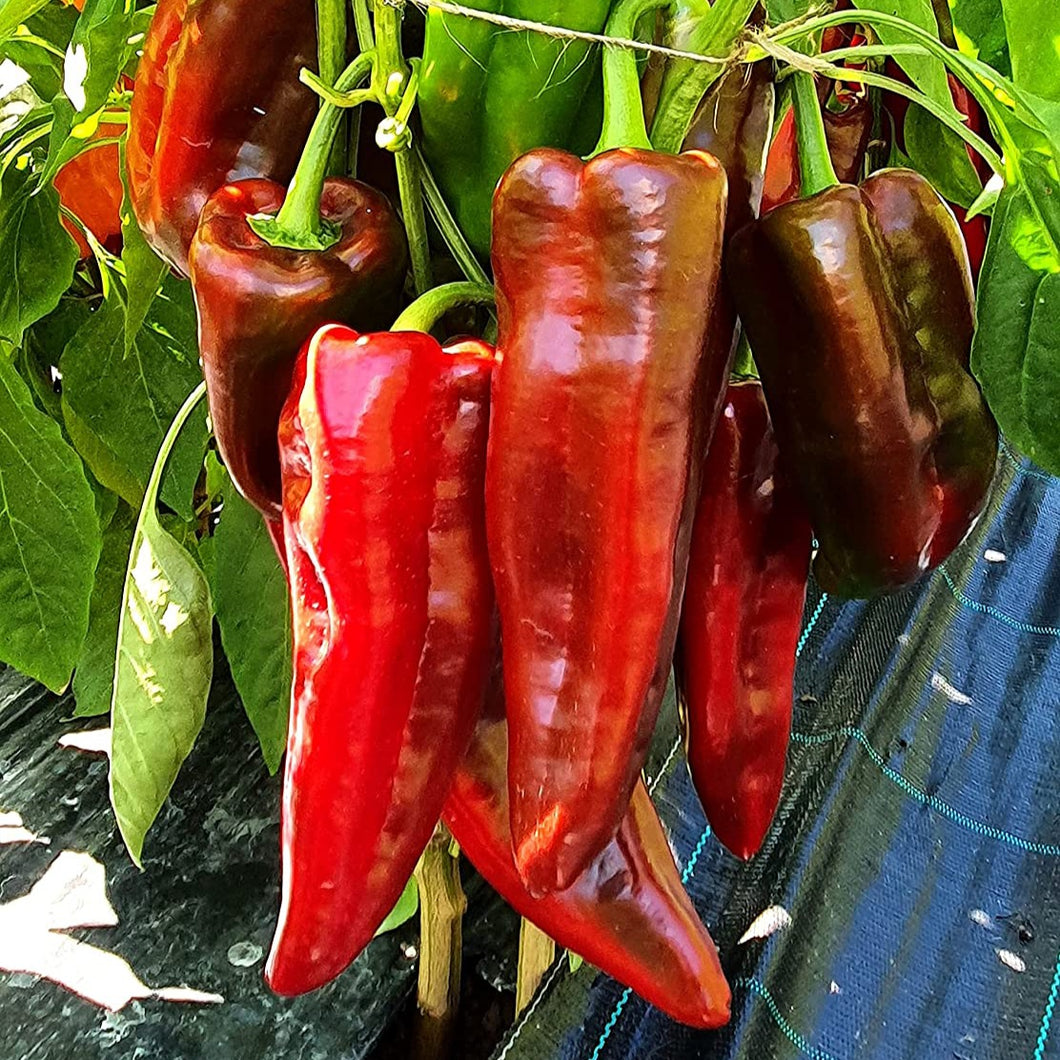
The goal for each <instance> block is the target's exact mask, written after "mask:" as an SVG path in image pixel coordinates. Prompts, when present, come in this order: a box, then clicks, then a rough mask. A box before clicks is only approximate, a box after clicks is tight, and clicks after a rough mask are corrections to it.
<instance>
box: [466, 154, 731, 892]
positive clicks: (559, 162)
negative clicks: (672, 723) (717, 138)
mask: <svg viewBox="0 0 1060 1060" xmlns="http://www.w3.org/2000/svg"><path fill="white" fill-rule="evenodd" d="M725 197H726V191H725V175H724V171H723V170H722V169H721V167H720V166H719V165H718V163H717V162H716V161H715V160H714V159H713V158H712V157H711V156H710V155H706V154H701V153H698V152H689V153H687V154H683V155H678V156H670V155H659V154H655V153H653V152H649V151H641V150H626V149H623V150H614V151H607V152H605V153H603V154H601V155H598V156H597V157H595V158H593V159H592V160H591V161H590V162H588V163H585V162H582V161H581V160H580V159H579V158H576V157H575V156H573V155H569V154H567V153H566V152H562V151H555V150H546V149H543V150H540V151H533V152H531V153H529V154H527V155H524V156H523V157H522V158H521V159H519V160H518V161H517V162H516V163H515V164H514V165H513V166H512V167H511V168H510V169H509V170H508V172H507V173H506V174H505V176H504V178H503V180H502V181H501V183H500V185H499V186H498V189H497V193H496V197H495V199H494V209H493V269H494V276H495V278H496V284H497V311H498V329H499V330H498V335H499V340H498V355H499V357H500V359H501V363H500V365H499V368H498V370H497V372H496V374H495V376H494V386H493V399H492V400H493V411H492V421H491V426H490V441H489V459H488V461H487V479H486V513H487V526H488V532H489V547H490V562H491V565H492V567H493V576H494V584H495V585H496V588H497V599H498V604H499V608H500V616H501V629H502V632H503V638H502V639H503V645H504V646H503V652H504V684H505V698H506V701H507V704H508V724H509V727H510V733H511V756H510V761H509V798H510V803H511V818H512V820H511V825H512V838H513V841H514V844H515V856H516V863H517V865H518V866H519V871H520V872H521V874H522V876H523V879H524V880H525V881H526V883H527V885H528V886H529V887H530V889H531V890H532V891H534V892H535V893H543V892H546V891H552V890H561V889H562V888H564V887H566V886H568V885H569V884H570V883H571V882H572V881H573V880H574V879H575V877H576V876H577V875H578V874H579V873H580V872H581V871H582V870H583V869H584V868H585V867H586V865H588V864H589V862H590V861H591V860H592V858H593V857H595V856H596V854H597V853H599V851H600V850H601V849H602V848H603V847H604V846H605V845H606V844H607V843H608V841H609V840H610V839H611V838H612V836H614V834H615V830H616V829H617V827H618V825H619V823H620V822H621V820H622V815H623V814H624V813H625V810H626V806H627V805H628V802H629V798H630V795H631V793H632V791H633V787H634V785H635V783H636V779H637V775H638V773H639V771H640V768H641V765H642V763H643V761H644V756H645V754H646V751H647V746H648V742H649V739H650V736H651V732H652V729H653V727H654V724H655V719H656V717H657V714H658V709H659V704H660V701H661V698H662V694H663V691H664V689H665V686H666V681H667V677H668V674H669V670H670V663H671V659H672V655H673V646H674V638H675V636H676V632H677V618H678V608H679V605H680V599H681V592H682V589H683V587H684V578H685V568H686V565H687V558H688V539H689V532H690V526H689V521H690V519H691V515H692V510H693V508H694V504H695V498H696V493H697V490H698V483H697V479H696V475H697V473H698V468H699V463H700V456H701V453H702V450H703V447H704V446H705V444H706V434H707V430H706V427H707V425H709V424H710V423H711V422H712V421H713V420H714V418H715V416H714V408H715V406H716V404H718V403H720V400H721V397H722V393H721V391H720V389H719V392H718V393H716V394H712V393H708V392H706V390H705V387H704V383H705V382H706V381H708V380H711V379H714V378H715V377H716V376H717V374H718V373H717V369H716V366H712V365H708V364H707V363H706V358H705V356H704V347H705V338H706V331H707V324H708V321H709V319H710V313H711V309H712V307H713V305H714V302H715V294H716V288H717V284H718V273H719V265H720V258H721V243H722V233H723V229H724V218H725ZM728 353H729V351H728V349H727V348H725V349H724V350H722V349H715V350H714V355H715V356H716V357H719V358H721V359H722V360H723V361H724V360H725V359H726V358H727V357H728Z"/></svg>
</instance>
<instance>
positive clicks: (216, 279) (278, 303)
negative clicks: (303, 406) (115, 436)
mask: <svg viewBox="0 0 1060 1060" xmlns="http://www.w3.org/2000/svg"><path fill="white" fill-rule="evenodd" d="M284 195H285V189H284V188H283V187H282V186H281V185H279V184H275V183H273V182H272V181H269V180H243V181H239V182H237V183H235V184H228V185H225V186H224V187H222V188H221V189H219V190H218V191H217V192H215V193H214V195H212V196H211V197H210V200H209V202H208V203H207V204H206V206H205V207H204V208H203V211H202V216H201V218H200V223H199V228H198V230H197V232H196V233H195V239H194V241H193V242H192V246H191V254H190V258H189V271H190V273H191V282H192V289H193V291H194V293H195V308H196V310H197V312H198V316H199V356H200V357H201V358H202V366H203V374H204V375H205V376H206V387H207V394H208V396H209V401H210V419H211V421H212V423H213V431H214V435H215V437H216V438H217V445H218V448H219V449H220V452H221V456H222V457H223V459H224V462H225V464H226V465H227V467H228V470H229V472H230V474H231V475H232V479H233V481H234V482H235V484H236V486H237V487H238V488H239V491H240V492H241V493H242V494H243V495H244V496H245V497H246V498H247V499H248V500H249V501H250V502H251V503H252V504H254V505H255V506H256V507H257V508H259V509H260V510H261V511H262V512H263V513H264V514H265V515H268V516H273V517H274V516H277V515H278V514H279V511H280V460H279V455H278V453H277V449H276V425H277V423H278V422H279V419H280V410H281V409H282V408H283V404H284V401H285V400H286V398H287V394H288V391H289V390H290V386H291V370H292V368H293V366H294V361H295V358H296V357H297V356H298V350H299V347H300V346H301V345H302V344H303V343H304V342H305V340H306V338H307V336H309V335H311V334H312V333H313V331H314V330H315V329H316V328H318V327H319V326H320V325H322V324H325V323H328V322H329V321H334V320H339V321H343V322H345V323H350V324H355V325H356V326H358V327H360V328H364V329H366V330H367V329H369V328H382V327H386V326H388V325H389V324H390V323H391V321H392V320H393V319H394V316H395V315H396V312H397V303H398V299H399V298H400V296H401V286H402V283H403V280H404V276H405V265H406V262H407V259H408V254H407V250H406V245H405V230H404V228H403V227H402V224H401V221H400V219H399V218H398V216H397V214H396V213H395V212H394V209H393V207H391V205H390V203H389V202H388V201H387V199H386V197H385V196H384V195H382V194H381V193H380V192H378V191H375V189H373V188H370V187H368V185H367V184H361V183H360V182H359V181H355V180H347V179H345V178H342V177H331V178H329V179H328V180H326V181H325V182H324V192H323V195H322V196H321V200H320V209H321V214H322V216H323V218H324V220H325V221H329V222H331V223H332V224H334V225H336V226H337V227H338V228H339V229H340V231H341V233H342V235H341V238H340V240H339V242H338V243H336V244H335V246H333V247H331V248H330V249H328V250H323V251H318V250H292V249H289V248H287V247H273V246H269V244H268V243H266V242H265V240H263V239H262V238H261V237H260V236H258V235H257V234H256V233H255V232H254V231H253V230H252V229H251V227H250V226H249V225H248V224H247V218H248V217H249V216H252V215H254V214H261V213H275V212H276V211H277V210H278V209H279V208H280V206H281V205H282V203H283V201H284Z"/></svg>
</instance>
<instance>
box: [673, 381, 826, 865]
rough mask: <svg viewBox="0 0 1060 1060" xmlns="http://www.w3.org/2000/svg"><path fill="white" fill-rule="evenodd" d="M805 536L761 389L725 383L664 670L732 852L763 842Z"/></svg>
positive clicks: (705, 795)
mask: <svg viewBox="0 0 1060 1060" xmlns="http://www.w3.org/2000/svg"><path fill="white" fill-rule="evenodd" d="M810 539H811V535H810V524H809V522H808V521H807V519H806V514H805V512H804V511H803V508H802V502H801V500H800V499H799V496H798V491H797V489H796V488H795V485H794V483H793V482H791V481H789V479H788V477H787V475H786V474H785V469H784V468H783V467H782V466H781V465H779V463H778V460H777V446H776V442H775V441H774V439H773V432H772V430H771V428H770V425H769V413H768V412H767V411H766V405H765V399H764V398H763V396H762V388H761V386H759V385H758V384H757V383H751V382H748V383H739V384H736V385H733V386H730V387H729V391H728V397H727V400H726V403H725V409H724V411H723V412H722V415H721V419H720V420H719V422H718V428H717V430H716V431H715V433H714V439H713V441H712V442H711V444H710V452H709V453H708V454H707V459H706V462H705V464H704V467H703V488H702V491H701V492H700V497H699V506H698V507H697V509H696V519H695V523H694V524H693V529H692V549H691V553H690V555H689V560H688V581H687V583H686V585H685V598H684V603H683V605H682V610H681V633H680V638H679V640H678V644H679V648H678V652H677V658H676V661H675V671H676V675H677V685H678V693H679V699H680V703H681V708H682V720H683V722H684V731H685V751H686V754H687V757H688V768H689V771H690V772H691V774H692V783H693V784H694V785H695V788H696V791H697V792H698V794H699V800H700V802H701V803H702V804H703V810H704V812H705V813H706V815H707V820H708V821H709V822H710V826H711V828H712V829H713V830H714V833H715V835H717V837H718V839H720V840H721V842H722V843H724V844H725V846H727V847H728V848H729V850H731V851H732V852H733V853H734V854H736V855H737V857H741V858H749V857H751V855H752V854H754V853H755V852H756V851H757V850H758V848H759V847H760V846H761V845H762V840H763V838H764V837H765V834H766V832H767V830H768V829H769V824H770V822H771V821H772V819H773V813H774V811H775V810H776V807H777V801H778V799H779V798H780V789H781V785H782V783H783V780H784V766H785V759H786V755H787V749H788V736H789V733H790V730H791V707H792V680H793V677H794V674H795V646H796V644H797V642H798V638H799V629H800V626H801V624H802V609H803V604H804V602H805V599H806V578H807V575H808V574H809V564H810Z"/></svg>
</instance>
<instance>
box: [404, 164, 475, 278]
mask: <svg viewBox="0 0 1060 1060" xmlns="http://www.w3.org/2000/svg"><path fill="white" fill-rule="evenodd" d="M415 151H416V161H417V163H418V164H419V167H420V181H421V183H422V187H423V195H424V198H425V199H426V200H427V206H428V208H429V209H430V211H431V216H432V217H433V218H434V223H435V224H436V225H437V226H438V231H439V232H441V233H442V238H443V239H444V240H445V243H446V246H447V247H449V250H450V252H451V253H452V255H453V257H454V258H455V259H456V263H457V265H459V266H460V271H461V272H463V274H464V275H465V276H466V277H467V278H468V279H469V280H471V281H472V282H473V283H489V282H490V278H489V275H488V274H487V273H486V270H485V269H484V268H483V267H482V265H481V264H480V263H479V260H478V258H477V257H476V256H475V252H474V251H473V250H472V249H471V245H470V244H469V243H468V241H467V239H466V238H465V237H464V233H463V232H461V231H460V226H459V225H458V224H457V223H456V218H455V217H453V215H452V212H451V211H450V209H449V204H448V203H447V202H446V201H445V196H444V195H443V194H442V189H441V188H439V187H438V182H437V181H436V180H435V179H434V174H433V173H432V172H431V169H430V166H428V165H427V161H426V159H425V158H424V157H423V152H422V151H421V150H420V149H419V148H418V147H417V148H415Z"/></svg>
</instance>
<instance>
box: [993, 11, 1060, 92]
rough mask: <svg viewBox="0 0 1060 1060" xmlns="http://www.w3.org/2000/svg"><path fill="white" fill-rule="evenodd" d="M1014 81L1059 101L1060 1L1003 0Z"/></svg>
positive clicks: (1030, 90) (1026, 88)
mask: <svg viewBox="0 0 1060 1060" xmlns="http://www.w3.org/2000/svg"><path fill="white" fill-rule="evenodd" d="M1001 6H1002V7H1003V8H1004V12H1005V30H1006V35H1007V37H1008V47H1009V54H1010V56H1011V58H1012V80H1013V81H1015V82H1016V84H1017V85H1019V86H1020V88H1023V89H1025V90H1026V91H1028V92H1033V93H1034V94H1035V95H1037V96H1041V97H1042V98H1043V99H1051V100H1060V3H1058V2H1057V0H1002V5H1001Z"/></svg>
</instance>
